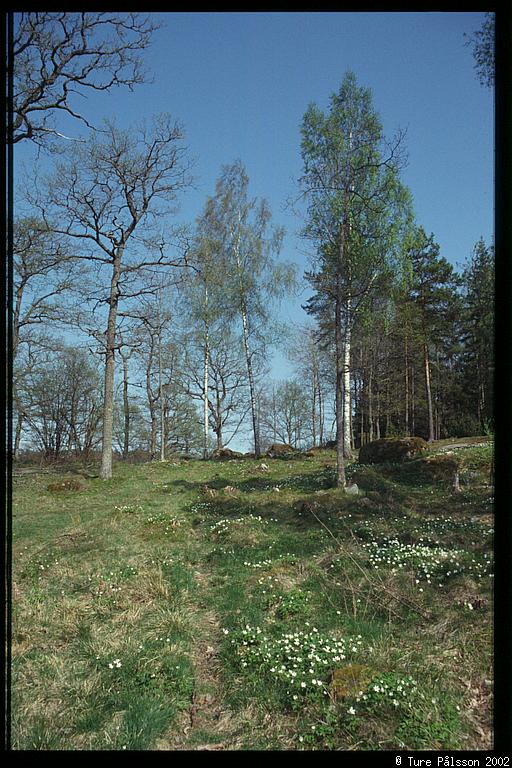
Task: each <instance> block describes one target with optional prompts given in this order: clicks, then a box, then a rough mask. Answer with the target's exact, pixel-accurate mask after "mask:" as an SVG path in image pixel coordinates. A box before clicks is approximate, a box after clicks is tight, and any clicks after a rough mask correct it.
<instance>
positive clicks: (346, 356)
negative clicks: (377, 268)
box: [343, 299, 352, 459]
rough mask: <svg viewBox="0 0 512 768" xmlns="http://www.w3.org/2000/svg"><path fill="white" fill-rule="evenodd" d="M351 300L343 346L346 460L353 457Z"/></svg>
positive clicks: (347, 310) (347, 307)
mask: <svg viewBox="0 0 512 768" xmlns="http://www.w3.org/2000/svg"><path fill="white" fill-rule="evenodd" d="M350 309H351V302H350V299H348V300H347V303H346V315H345V339H344V342H345V343H344V345H343V456H344V458H345V459H350V458H351V456H352V451H351V449H350V446H351V429H350V421H351V415H352V414H351V411H352V400H351V391H350V342H351V334H350Z"/></svg>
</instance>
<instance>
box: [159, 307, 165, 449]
mask: <svg viewBox="0 0 512 768" xmlns="http://www.w3.org/2000/svg"><path fill="white" fill-rule="evenodd" d="M158 397H159V400H160V461H165V402H164V386H163V377H162V324H161V322H160V310H159V312H158Z"/></svg>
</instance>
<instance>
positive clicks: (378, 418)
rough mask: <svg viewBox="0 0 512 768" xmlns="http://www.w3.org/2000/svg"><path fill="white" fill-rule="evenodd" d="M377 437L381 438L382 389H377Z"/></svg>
mask: <svg viewBox="0 0 512 768" xmlns="http://www.w3.org/2000/svg"><path fill="white" fill-rule="evenodd" d="M375 438H376V439H377V440H380V390H379V389H377V414H376V418H375Z"/></svg>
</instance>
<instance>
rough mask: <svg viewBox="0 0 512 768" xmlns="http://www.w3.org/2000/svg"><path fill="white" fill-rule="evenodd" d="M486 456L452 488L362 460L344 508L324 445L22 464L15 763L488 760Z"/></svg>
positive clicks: (16, 554)
mask: <svg viewBox="0 0 512 768" xmlns="http://www.w3.org/2000/svg"><path fill="white" fill-rule="evenodd" d="M452 442H456V441H452ZM473 442H474V444H473V445H469V446H460V447H459V448H455V449H453V450H456V451H458V453H459V455H461V456H463V469H462V470H461V474H460V492H455V491H454V489H453V487H452V485H451V484H450V483H448V482H444V481H443V480H442V479H441V480H440V479H436V480H432V479H429V477H428V476H424V475H423V474H421V472H419V471H416V469H415V465H414V463H410V464H409V465H406V464H400V465H399V464H386V465H373V466H366V467H365V466H362V465H360V464H358V463H357V462H356V461H354V462H352V463H349V465H348V467H347V474H348V478H349V481H351V480H354V479H355V481H356V482H357V484H358V486H359V491H360V492H359V493H358V494H356V495H349V494H344V493H343V492H342V491H340V490H337V489H336V488H335V487H334V479H335V464H336V457H335V452H334V451H329V450H317V451H316V452H315V453H314V455H311V456H303V455H300V454H298V455H297V456H296V457H294V458H292V459H284V458H282V459H279V458H275V459H270V458H263V459H260V460H255V459H250V458H244V459H232V460H225V461H220V460H217V461H215V460H210V461H200V460H186V459H184V458H174V459H172V458H171V459H169V460H168V461H165V462H156V461H155V462H151V463H144V464H137V465H130V464H125V463H122V462H118V463H116V464H115V466H114V477H113V479H111V480H100V479H99V478H98V477H95V476H94V475H95V474H97V468H96V467H94V466H91V465H89V466H88V465H85V464H80V465H79V464H77V465H75V466H71V465H69V466H67V467H64V468H61V469H59V468H54V469H50V471H49V472H26V471H23V470H20V471H19V472H17V473H16V475H15V478H14V498H13V590H12V608H13V631H12V688H11V695H12V746H13V748H14V749H17V750H23V749H38V750H39V749H40V750H184V749H186V750H188V749H193V750H323V749H328V750H370V749H375V750H390V749H409V750H417V749H427V750H438V749H489V748H491V746H492V686H493V682H492V665H493V659H492V593H493V488H492V484H491V479H490V466H491V459H492V450H493V446H492V443H490V442H487V441H485V440H484V439H482V440H481V441H473ZM442 447H443V446H442V444H438V445H436V446H435V449H436V450H440V449H441V448H442Z"/></svg>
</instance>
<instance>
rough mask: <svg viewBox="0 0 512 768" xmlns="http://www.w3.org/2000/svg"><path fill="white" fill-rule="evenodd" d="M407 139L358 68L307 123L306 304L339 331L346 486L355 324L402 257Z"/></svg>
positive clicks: (340, 466) (340, 439) (339, 412)
mask: <svg viewBox="0 0 512 768" xmlns="http://www.w3.org/2000/svg"><path fill="white" fill-rule="evenodd" d="M402 143H403V135H402V134H400V133H399V134H398V135H397V136H396V137H395V138H394V139H393V140H392V141H391V142H387V141H386V140H385V138H384V134H383V129H382V125H381V122H380V120H379V118H378V116H377V114H376V112H375V110H374V108H373V104H372V96H371V92H370V91H369V89H365V88H361V87H359V86H358V85H357V83H356V79H355V76H354V75H353V73H351V72H349V73H347V74H346V75H345V78H344V80H343V82H342V84H341V87H340V89H339V91H338V92H337V93H334V94H332V96H331V99H330V109H329V111H328V112H327V113H323V112H322V111H321V110H320V109H319V108H318V107H317V106H315V105H311V106H310V107H309V108H308V110H307V112H306V114H305V115H304V119H303V123H302V159H303V175H302V177H301V179H300V181H299V183H300V188H301V199H303V200H305V202H306V206H307V211H306V225H305V227H304V230H303V235H304V237H306V238H307V239H309V240H311V241H312V242H313V244H314V246H315V248H316V256H315V261H314V263H313V269H312V270H311V271H309V272H308V273H306V277H307V279H308V280H309V282H310V284H311V285H312V287H313V290H314V295H313V297H312V298H311V300H310V301H309V302H308V303H307V308H308V310H309V311H310V313H311V314H317V315H318V314H323V315H324V317H325V318H326V321H327V322H328V323H330V324H331V326H332V329H333V335H334V346H335V366H336V425H337V483H338V485H340V486H345V482H346V481H345V467H344V458H345V457H346V456H349V455H350V418H351V412H352V406H351V386H350V384H351V377H350V352H351V333H352V327H353V323H354V320H355V318H356V317H357V313H358V310H359V307H360V305H361V304H362V302H364V300H365V299H366V297H367V296H368V295H369V293H370V291H371V290H372V287H373V286H374V284H375V281H376V279H377V277H378V276H379V274H380V273H381V271H382V270H383V269H384V268H386V266H387V265H389V262H390V261H391V260H392V259H393V258H397V256H398V253H399V248H398V245H399V242H400V238H401V234H402V233H403V231H404V230H405V228H406V225H407V214H408V203H409V197H408V194H407V191H406V190H405V188H404V187H403V186H402V185H401V184H400V181H399V178H398V173H399V169H400V167H401V164H402V162H403V158H402V156H401V147H402Z"/></svg>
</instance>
